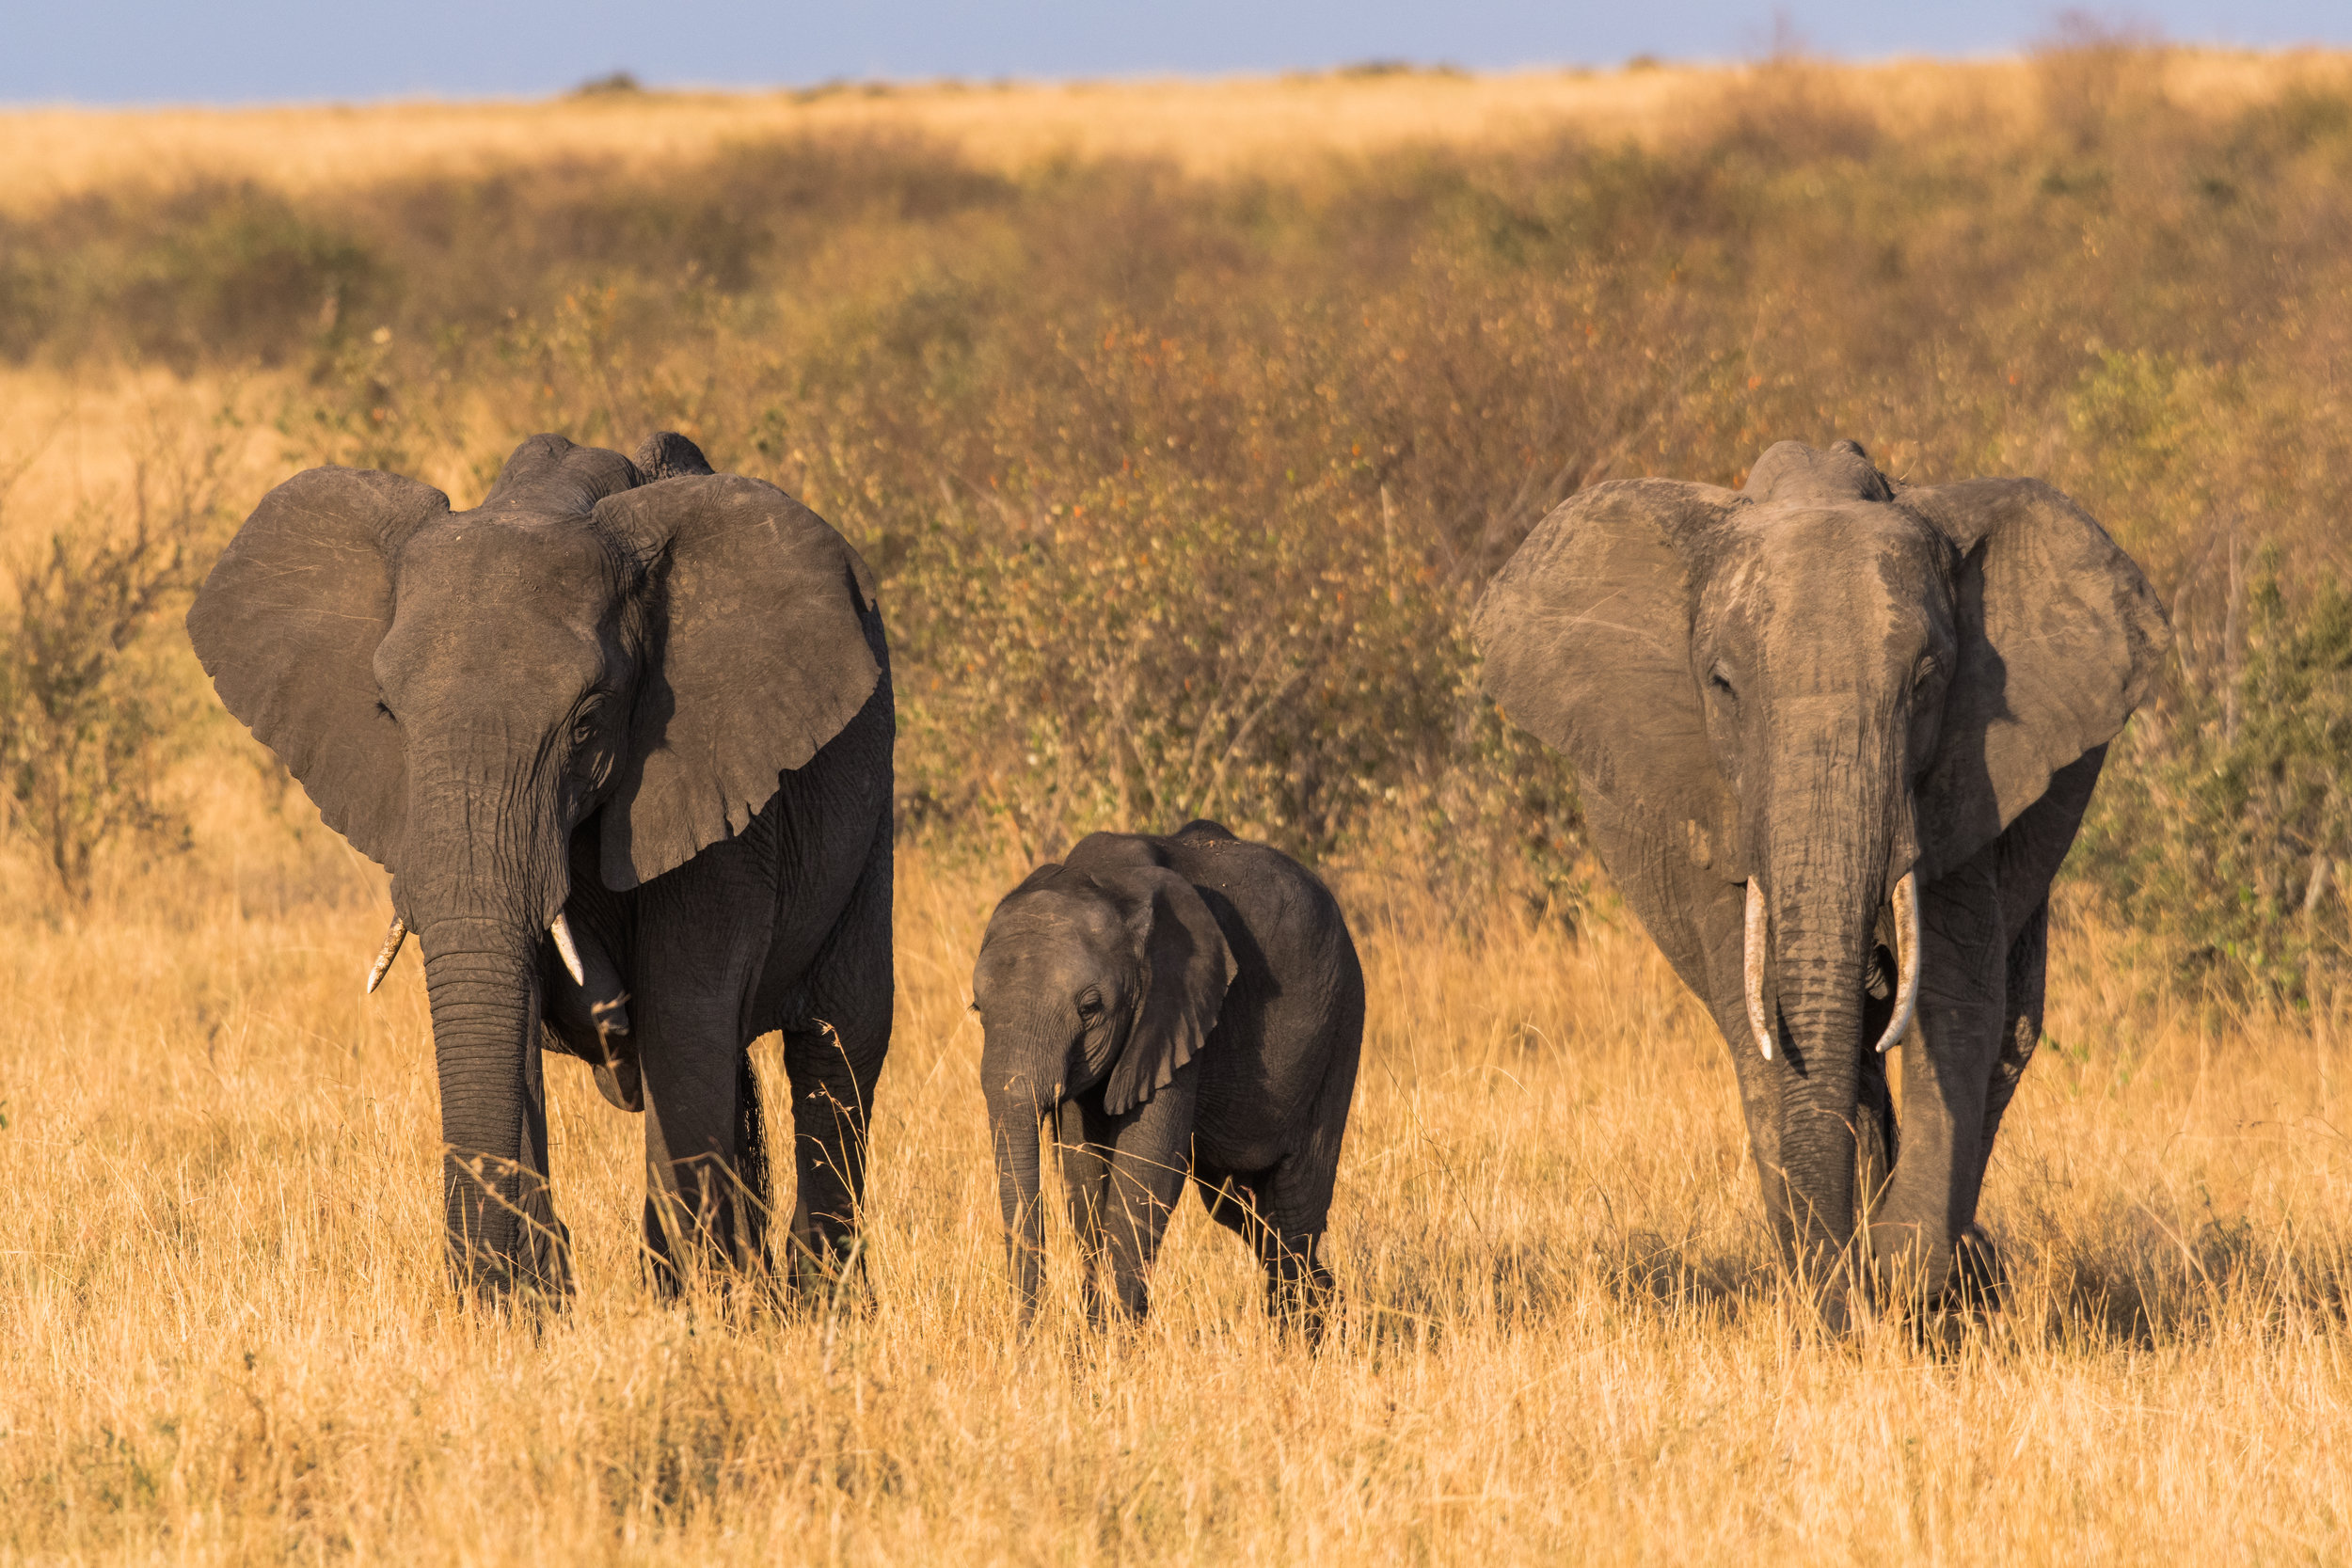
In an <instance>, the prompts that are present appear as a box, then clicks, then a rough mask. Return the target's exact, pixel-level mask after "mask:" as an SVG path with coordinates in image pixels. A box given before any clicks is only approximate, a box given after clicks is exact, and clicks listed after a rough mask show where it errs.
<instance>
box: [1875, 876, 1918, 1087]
mask: <svg viewBox="0 0 2352 1568" xmlns="http://www.w3.org/2000/svg"><path fill="white" fill-rule="evenodd" d="M1894 903H1895V967H1896V974H1897V978H1896V981H1895V1016H1894V1017H1893V1018H1891V1019H1889V1020H1888V1021H1887V1023H1886V1033H1885V1034H1883V1035H1881V1036H1880V1037H1879V1053H1880V1054H1881V1055H1884V1054H1885V1053H1887V1052H1888V1051H1889V1050H1891V1049H1893V1047H1894V1044H1895V1042H1896V1041H1897V1040H1899V1039H1901V1038H1902V1037H1903V1031H1905V1030H1907V1029H1909V1028H1910V1027H1911V1015H1912V1014H1913V1013H1915V1012H1916V1011H1917V1010H1918V1007H1919V883H1918V880H1917V874H1916V873H1915V872H1910V871H1906V872H1904V873H1903V879H1902V880H1901V881H1899V882H1897V883H1896V884H1895V899H1894Z"/></svg>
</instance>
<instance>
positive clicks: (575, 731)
mask: <svg viewBox="0 0 2352 1568" xmlns="http://www.w3.org/2000/svg"><path fill="white" fill-rule="evenodd" d="M594 739H596V721H595V720H593V719H587V718H583V719H581V720H580V721H579V722H578V723H576V724H574V725H573V726H572V744H573V745H575V746H585V745H587V744H588V743H589V742H590V741H592V740H594Z"/></svg>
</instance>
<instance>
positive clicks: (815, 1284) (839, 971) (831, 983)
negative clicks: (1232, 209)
mask: <svg viewBox="0 0 2352 1568" xmlns="http://www.w3.org/2000/svg"><path fill="white" fill-rule="evenodd" d="M888 832H889V830H888V827H887V825H886V824H885V826H884V827H883V829H882V834H881V835H880V838H879V842H878V847H877V848H876V850H875V857H876V858H874V859H869V861H868V863H867V867H866V873H865V874H864V876H863V877H861V879H859V882H858V886H857V890H856V892H854V893H853V894H852V895H850V902H849V904H848V906H847V907H846V908H845V909H844V910H843V911H842V914H841V918H840V920H839V921H837V922H836V923H835V924H834V929H833V933H832V935H830V936H828V937H827V938H826V939H825V942H824V945H823V946H822V947H821V948H820V949H818V955H817V960H816V963H815V964H814V965H813V966H812V968H811V970H810V972H809V976H808V982H807V985H808V989H807V996H808V1006H807V1007H806V1009H805V1014H804V1017H803V1020H802V1021H798V1022H793V1023H791V1024H788V1025H787V1027H786V1029H785V1032H784V1068H785V1072H786V1074H787V1077H789V1078H790V1080H791V1084H792V1169H793V1177H794V1181H795V1187H794V1193H793V1201H792V1240H791V1259H792V1273H793V1277H794V1279H795V1280H796V1281H797V1282H798V1284H799V1285H800V1287H801V1288H802V1289H803V1290H816V1291H831V1290H832V1289H834V1287H835V1286H836V1285H837V1284H838V1283H839V1282H840V1279H841V1277H842V1272H843V1270H844V1269H845V1267H847V1266H848V1264H849V1263H850V1260H851V1259H852V1258H853V1257H854V1256H855V1246H856V1241H857V1225H858V1205H859V1204H860V1203H861V1202H863V1201H864V1199H865V1196H866V1132H867V1128H868V1126H869V1124H870V1121H871V1118H872V1116H873V1107H874V1085H876V1083H877V1082H879V1081H880V1079H881V1077H882V1058H883V1056H884V1055H886V1054H887V1053H889V1050H890V1010H891V1006H892V1000H893V990H892V986H893V982H892V978H891V973H890V858H889V857H890V847H889V841H888Z"/></svg>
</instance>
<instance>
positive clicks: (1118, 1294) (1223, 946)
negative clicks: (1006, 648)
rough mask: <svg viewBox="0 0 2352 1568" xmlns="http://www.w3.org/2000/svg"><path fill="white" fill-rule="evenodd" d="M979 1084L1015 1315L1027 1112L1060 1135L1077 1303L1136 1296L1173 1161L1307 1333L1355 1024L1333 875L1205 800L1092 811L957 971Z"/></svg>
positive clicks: (1028, 1158)
mask: <svg viewBox="0 0 2352 1568" xmlns="http://www.w3.org/2000/svg"><path fill="white" fill-rule="evenodd" d="M972 993H973V997H974V1006H976V1007H977V1009H978V1011H979V1014H980V1022H981V1027H982V1029H983V1030H984V1032H985V1035H986V1043H985V1045H984V1047H983V1048H982V1051H981V1053H980V1075H981V1085H982V1088H983V1090H984V1091H985V1093H986V1095H987V1097H988V1111H989V1127H990V1132H991V1138H992V1142H993V1145H994V1148H995V1157H996V1185H997V1194H998V1198H999V1200H1000V1202H1001V1203H1002V1205H1003V1209H1004V1218H1005V1229H1006V1243H1007V1245H1008V1248H1009V1252H1010V1254H1011V1259H1012V1276H1013V1287H1014V1290H1015V1291H1016V1292H1017V1293H1018V1295H1019V1297H1020V1302H1021V1314H1022V1321H1023V1322H1024V1323H1026V1322H1028V1320H1029V1318H1030V1317H1031V1316H1032V1314H1033V1313H1034V1312H1035V1310H1036V1307H1037V1296H1038V1288H1039V1284H1040V1280H1041V1275H1042V1271H1043V1265H1044V1240H1045V1225H1044V1213H1043V1211H1042V1210H1041V1208H1040V1206H1039V1196H1038V1186H1039V1179H1038V1166H1039V1158H1040V1153H1041V1142H1042V1139H1041V1135H1040V1124H1041V1123H1044V1124H1045V1125H1047V1126H1050V1127H1051V1128H1052V1129H1054V1132H1055V1135H1056V1137H1057V1142H1058V1143H1059V1145H1060V1146H1061V1148H1062V1150H1063V1170H1064V1174H1065V1176H1066V1178H1067V1180H1068V1182H1069V1186H1070V1200H1071V1213H1072V1218H1073V1223H1074V1224H1075V1226H1076V1227H1077V1231H1078V1235H1079V1237H1080V1239H1081V1242H1082V1244H1083V1245H1084V1246H1085V1248H1086V1252H1087V1255H1088V1274H1087V1305H1088V1310H1089V1315H1091V1316H1094V1317H1096V1318H1098V1319H1099V1318H1100V1317H1101V1316H1102V1315H1103V1312H1104V1294H1105V1291H1104V1284H1103V1282H1102V1280H1101V1277H1100V1275H1101V1271H1102V1268H1103V1266H1104V1260H1105V1255H1107V1264H1108V1270H1109V1275H1110V1279H1109V1285H1108V1294H1109V1295H1110V1296H1111V1297H1112V1298H1114V1299H1115V1300H1116V1302H1117V1304H1118V1307H1119V1308H1120V1310H1122V1311H1124V1312H1126V1313H1129V1314H1132V1315H1134V1316H1137V1317H1140V1316H1141V1315H1142V1314H1143V1313H1144V1311H1145V1310H1146V1307H1147V1305H1148V1297H1147V1291H1146V1285H1145V1275H1146V1274H1147V1273H1148V1271H1149V1270H1150V1268H1151V1264H1152V1255H1153V1253H1154V1252H1156V1251H1157V1250H1158V1247H1159V1241H1160V1234H1161V1231H1162V1229H1163V1227H1165V1226H1166V1225H1167V1222H1168V1213H1169V1212H1170V1211H1171V1210H1172V1209H1173V1207H1174V1205H1175V1202H1176V1200H1177V1198H1178V1196H1181V1189H1182V1187H1183V1184H1184V1178H1185V1176H1186V1175H1187V1174H1188V1173H1189V1174H1190V1176H1191V1177H1192V1180H1193V1181H1194V1183H1195V1185H1196V1186H1197V1187H1198V1188H1199V1189H1200V1197H1201V1201H1202V1202H1203V1203H1204V1204H1205V1205H1206V1206H1207V1208H1208V1210H1209V1212H1210V1214H1211V1215H1212V1216H1214V1217H1215V1218H1216V1220H1217V1222H1218V1223H1219V1224H1221V1225H1223V1226H1225V1227H1228V1228H1229V1229H1231V1230H1232V1231H1234V1232H1235V1233H1236V1234H1238V1235H1240V1236H1241V1237H1242V1238H1243V1239H1244V1240H1245V1241H1247V1242H1248V1243H1249V1244H1250V1246H1251V1248H1252V1250H1254V1251H1255V1252H1256V1253H1257V1255H1258V1259H1259V1260H1260V1262H1261V1263H1262V1264H1263V1266H1264V1268H1265V1275H1266V1307H1267V1309H1268V1310H1269V1311H1270V1312H1272V1313H1274V1314H1275V1315H1276V1317H1277V1318H1278V1319H1279V1320H1280V1321H1282V1322H1284V1323H1299V1324H1300V1325H1301V1326H1303V1327H1304V1328H1305V1329H1306V1330H1307V1332H1308V1333H1309V1335H1310V1336H1311V1337H1319V1336H1320V1334H1321V1332H1322V1325H1323V1316H1324V1312H1325V1309H1326V1307H1327V1303H1328V1300H1329V1297H1330V1292H1331V1275H1330V1271H1329V1270H1327V1268H1325V1266H1324V1264H1323V1260H1322V1258H1321V1256H1320V1250H1321V1243H1322V1239H1323V1229H1324V1222H1325V1218H1326V1216H1327V1214H1328V1212H1330V1207H1331V1183H1332V1178H1333V1176H1334V1174H1335V1173H1336V1172H1337V1170H1338V1168H1339V1162H1340V1139H1341V1136H1342V1134H1343V1132H1345V1131H1346V1128H1347V1106H1348V1101H1349V1099H1350V1097H1351V1096H1352V1095H1353V1094H1354V1092H1355V1087H1356V1060H1357V1054H1358V1049H1359V1046H1360V1044H1361V1042H1362V1039H1363V1028H1364V976H1363V971H1362V969H1361V968H1360V967H1359V965H1358V963H1357V961H1356V946H1355V943H1354V942H1352V941H1350V940H1349V938H1348V934H1347V922H1346V921H1345V920H1344V919H1343V918H1342V917H1341V914H1340V908H1339V904H1338V903H1337V901H1335V900H1334V899H1333V898H1332V896H1331V895H1330V892H1329V891H1328V890H1327V889H1326V888H1325V887H1324V885H1323V884H1322V883H1321V882H1320V881H1318V880H1316V879H1315V878H1314V876H1313V875H1312V874H1311V873H1310V872H1309V871H1307V870H1306V868H1305V867H1303V866H1301V865H1299V864H1298V863H1297V862H1295V861H1294V860H1292V859H1291V858H1290V857H1289V856H1287V855H1284V854H1282V853H1280V852H1279V850H1275V849H1270V848H1268V847H1265V846H1264V845H1262V844H1249V843H1245V842H1244V841H1242V840H1241V839H1238V838H1235V837H1234V836H1233V835H1232V833H1230V832H1226V830H1225V829H1223V828H1221V827H1219V826H1218V825H1217V824H1216V823H1214V822H1193V823H1189V824H1187V825H1186V826H1184V828H1181V829H1179V830H1178V831H1177V832H1175V833H1173V834H1170V835H1168V837H1165V838H1161V837H1152V836H1147V835H1142V834H1130V833H1094V834H1092V835H1090V836H1089V837H1088V838H1086V839H1085V840H1083V841H1082V842H1081V843H1080V844H1079V845H1078V847H1076V848H1075V849H1073V850H1072V851H1071V854H1070V858H1069V859H1068V860H1067V861H1065V862H1063V863H1059V864H1048V865H1042V866H1040V867H1039V868H1038V869H1037V870H1036V871H1034V872H1032V873H1030V875H1029V877H1028V879H1026V880H1025V881H1024V882H1023V883H1022V884H1021V885H1020V886H1019V887H1017V888H1015V889H1014V890H1013V891H1012V892H1011V893H1010V894H1009V895H1006V897H1005V900H1004V902H1003V903H1001V904H999V905H997V907H996V912H995V913H994V915H993V916H992V917H991V918H990V920H989V923H988V934H987V937H986V938H985V940H984V941H983V942H981V944H980V956H979V961H978V963H977V966H976V967H975V969H974V971H973V976H972Z"/></svg>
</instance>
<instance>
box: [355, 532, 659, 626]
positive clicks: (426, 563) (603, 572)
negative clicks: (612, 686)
mask: <svg viewBox="0 0 2352 1568" xmlns="http://www.w3.org/2000/svg"><path fill="white" fill-rule="evenodd" d="M400 588H401V593H402V597H403V598H404V599H405V598H406V597H408V596H409V595H410V594H411V592H412V591H414V590H418V589H427V590H430V591H432V592H433V593H435V594H437V595H439V596H441V597H442V598H444V599H445V600H447V601H450V602H453V603H457V604H464V605H478V606H484V607H488V606H497V607H499V608H501V609H506V610H516V609H521V608H524V607H526V606H532V605H539V606H541V607H543V608H546V609H548V610H561V609H563V608H564V607H575V606H576V607H581V608H585V609H589V610H591V611H592V613H593V611H594V610H596V609H597V608H599V607H600V606H601V604H602V602H603V600H604V599H605V598H606V597H608V596H609V595H610V594H611V591H612V552H611V550H610V549H609V548H608V547H607V546H606V545H605V543H604V541H603V540H602V539H601V538H600V537H599V536H598V535H597V534H596V532H595V531H593V530H591V529H589V528H588V527H587V526H586V524H585V521H584V519H579V518H563V519H532V518H513V517H506V516H498V517H491V516H485V515H482V514H480V513H458V514H457V515H453V516H452V517H449V518H447V519H446V520H444V521H441V522H438V523H437V524H435V525H433V526H432V527H430V528H428V529H423V530H420V531H418V532H417V533H416V534H415V535H413V536H412V537H411V538H410V539H409V541H408V543H407V545H406V546H405V548H404V549H403V550H402V551H401V558H400Z"/></svg>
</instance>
